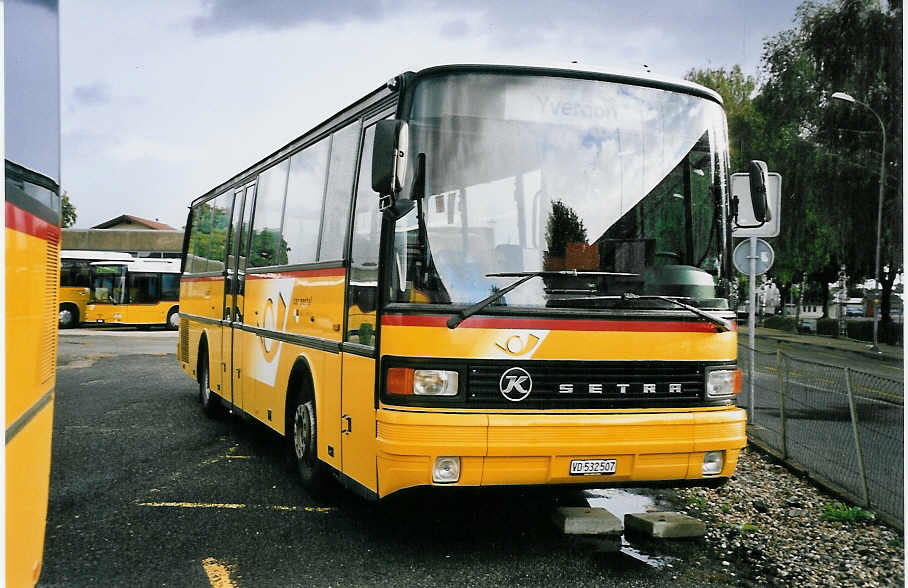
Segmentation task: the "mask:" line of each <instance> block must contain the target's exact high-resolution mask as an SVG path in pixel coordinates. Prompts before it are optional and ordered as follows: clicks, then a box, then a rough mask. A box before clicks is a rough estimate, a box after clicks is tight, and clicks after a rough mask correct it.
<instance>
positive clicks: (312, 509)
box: [138, 502, 337, 513]
mask: <svg viewBox="0 0 908 588" xmlns="http://www.w3.org/2000/svg"><path fill="white" fill-rule="evenodd" d="M138 505H139V506H149V507H152V508H223V509H231V510H237V509H241V508H262V509H266V510H284V511H298V510H301V511H305V512H321V513H325V512H334V511H335V510H337V509H336V508H334V507H333V506H283V505H278V504H236V503H223V502H139V503H138Z"/></svg>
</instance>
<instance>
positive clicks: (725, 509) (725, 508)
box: [719, 504, 731, 514]
mask: <svg viewBox="0 0 908 588" xmlns="http://www.w3.org/2000/svg"><path fill="white" fill-rule="evenodd" d="M719 510H721V511H722V513H723V514H728V513H730V512H731V507H730V506H728V505H727V504H723V505H722V506H720V507H719Z"/></svg>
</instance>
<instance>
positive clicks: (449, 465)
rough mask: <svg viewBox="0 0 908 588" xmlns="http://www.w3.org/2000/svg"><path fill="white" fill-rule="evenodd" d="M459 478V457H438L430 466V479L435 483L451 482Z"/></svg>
mask: <svg viewBox="0 0 908 588" xmlns="http://www.w3.org/2000/svg"><path fill="white" fill-rule="evenodd" d="M459 479H460V458H459V457H439V458H437V459H436V460H435V467H434V468H432V481H433V482H435V483H436V484H453V483H454V482H456V481H457V480H459Z"/></svg>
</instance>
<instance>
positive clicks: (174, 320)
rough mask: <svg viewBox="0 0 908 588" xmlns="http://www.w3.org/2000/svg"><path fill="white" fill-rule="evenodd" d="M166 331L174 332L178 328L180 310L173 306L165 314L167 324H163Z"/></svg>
mask: <svg viewBox="0 0 908 588" xmlns="http://www.w3.org/2000/svg"><path fill="white" fill-rule="evenodd" d="M165 326H166V327H167V330H168V331H176V330H177V329H179V328H180V309H179V307H177V306H174V307H173V308H171V309H170V312H168V313H167V322H166V323H165Z"/></svg>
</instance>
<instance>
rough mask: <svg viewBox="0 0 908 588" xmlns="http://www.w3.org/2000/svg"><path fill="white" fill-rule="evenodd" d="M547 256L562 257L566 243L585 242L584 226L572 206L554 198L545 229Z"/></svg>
mask: <svg viewBox="0 0 908 588" xmlns="http://www.w3.org/2000/svg"><path fill="white" fill-rule="evenodd" d="M545 242H546V248H547V249H548V255H547V256H548V257H564V255H565V250H566V248H567V244H568V243H584V244H585V243H586V227H584V226H583V221H582V220H581V219H580V217H578V216H577V213H576V212H575V211H574V209H573V208H571V207H570V206H568V205H567V204H565V203H564V202H562V201H561V200H555V201H554V202H552V210H551V212H549V218H548V224H547V225H546V230H545Z"/></svg>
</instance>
